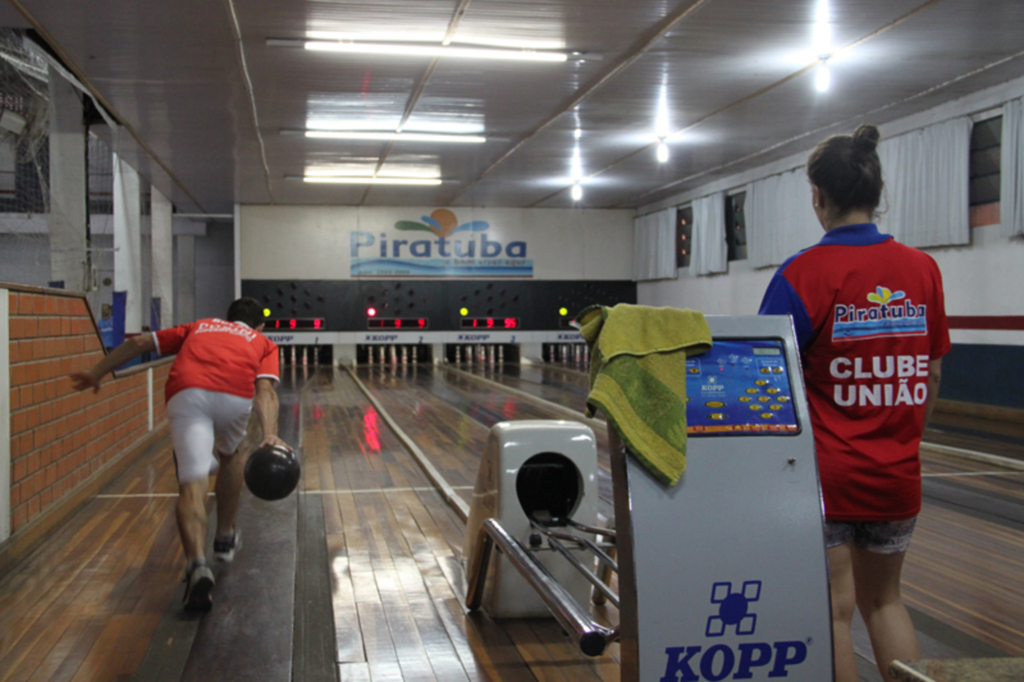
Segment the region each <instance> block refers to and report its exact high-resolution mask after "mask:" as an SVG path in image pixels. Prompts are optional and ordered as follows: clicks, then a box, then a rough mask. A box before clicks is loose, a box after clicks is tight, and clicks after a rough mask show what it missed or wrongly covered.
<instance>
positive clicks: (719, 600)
mask: <svg viewBox="0 0 1024 682" xmlns="http://www.w3.org/2000/svg"><path fill="white" fill-rule="evenodd" d="M760 598H761V581H760V580H748V581H746V582H744V583H743V588H742V589H741V590H739V591H738V592H733V589H732V583H725V582H723V583H715V584H714V585H712V586H711V603H712V604H718V614H717V615H714V616H711V617H710V618H708V626H707V629H706V630H705V631H704V635H705V636H706V637H721V636H722V635H724V634H725V630H726V628H727V627H729V626H730V625H731V626H734V627H735V628H736V634H737V635H752V634H754V628H755V627H756V626H757V616H756V615H755V614H753V613H749V611H750V602H754V601H757V600H758V599H760Z"/></svg>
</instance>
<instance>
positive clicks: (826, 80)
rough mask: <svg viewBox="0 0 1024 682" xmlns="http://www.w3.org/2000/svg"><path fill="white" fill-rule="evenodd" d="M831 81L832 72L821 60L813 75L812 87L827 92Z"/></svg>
mask: <svg viewBox="0 0 1024 682" xmlns="http://www.w3.org/2000/svg"><path fill="white" fill-rule="evenodd" d="M831 83H832V74H831V72H830V71H829V69H828V64H827V63H826V62H824V61H822V62H821V66H819V67H818V73H817V75H815V77H814V87H816V88H817V89H818V92H827V91H828V86H829V85H830V84H831Z"/></svg>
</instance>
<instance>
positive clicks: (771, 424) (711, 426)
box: [686, 339, 800, 435]
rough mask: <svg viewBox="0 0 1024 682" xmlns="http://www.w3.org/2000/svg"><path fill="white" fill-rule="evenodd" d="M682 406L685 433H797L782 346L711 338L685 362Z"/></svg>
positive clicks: (784, 352)
mask: <svg viewBox="0 0 1024 682" xmlns="http://www.w3.org/2000/svg"><path fill="white" fill-rule="evenodd" d="M686 402H687V405H686V426H687V432H688V433H690V434H720V435H739V434H743V433H751V434H754V433H756V434H766V433H776V434H794V433H799V432H800V425H799V423H797V418H796V408H795V407H794V405H793V390H792V386H791V384H790V378H789V368H788V367H787V365H786V350H785V347H784V346H783V344H782V341H777V340H774V339H756V340H753V339H751V340H738V341H719V340H718V339H715V342H714V346H712V348H711V350H710V351H708V352H707V353H704V354H703V355H695V356H692V357H690V358H688V359H687V361H686Z"/></svg>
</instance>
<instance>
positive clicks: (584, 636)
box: [466, 518, 619, 656]
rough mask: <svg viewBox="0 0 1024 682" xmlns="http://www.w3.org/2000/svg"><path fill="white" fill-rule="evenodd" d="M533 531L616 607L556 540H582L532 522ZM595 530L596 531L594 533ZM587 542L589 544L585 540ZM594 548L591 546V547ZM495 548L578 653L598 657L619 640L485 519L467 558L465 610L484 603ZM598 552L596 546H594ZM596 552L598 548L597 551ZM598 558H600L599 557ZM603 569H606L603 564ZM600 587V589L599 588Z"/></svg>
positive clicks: (616, 633) (615, 597) (610, 594)
mask: <svg viewBox="0 0 1024 682" xmlns="http://www.w3.org/2000/svg"><path fill="white" fill-rule="evenodd" d="M534 527H536V528H537V529H538V530H540V531H541V532H542V533H544V534H545V535H547V537H548V542H549V544H550V545H551V547H552V548H553V549H555V550H556V551H558V552H559V553H560V554H562V555H563V556H565V557H566V558H567V559H569V562H570V563H571V564H572V565H573V566H574V567H575V568H576V569H577V570H579V571H580V572H581V573H583V575H584V576H585V577H587V580H589V581H590V582H591V583H593V584H594V586H595V587H597V588H598V590H600V591H601V593H602V594H603V595H605V596H606V597H607V598H608V599H609V600H613V603H615V604H618V595H616V594H615V593H614V592H613V591H612V590H611V589H610V588H608V586H607V585H606V584H605V582H603V581H602V580H601V579H600V578H599V577H598V576H597V575H595V574H594V572H593V571H591V570H590V569H588V568H587V567H586V566H584V565H583V562H581V561H580V560H579V558H577V557H576V556H574V555H573V554H572V553H571V552H570V551H569V550H568V549H567V548H566V547H565V546H564V545H563V544H562V543H561V542H559V539H558V536H568V538H566V537H563V538H562V539H569V538H571V539H572V540H573V541H577V542H581V544H583V545H584V546H586V543H584V542H582V541H583V540H585V538H578V537H577V536H574V535H570V534H567V533H558V532H557V531H551V530H550V529H549V528H547V526H544V525H543V524H538V523H537V522H534ZM595 530H598V529H595ZM601 534H607V531H604V530H602V531H601ZM587 542H590V541H589V540H587ZM591 544H593V543H591ZM494 546H497V547H498V549H499V550H500V551H501V552H502V553H503V554H504V555H505V557H506V558H507V559H508V560H509V563H511V564H512V566H514V567H515V569H516V570H517V571H519V573H520V574H521V575H522V576H523V577H524V578H525V579H526V581H527V582H528V583H529V584H530V586H531V587H533V589H534V590H536V592H537V594H538V595H539V596H540V598H541V600H542V601H543V602H544V604H545V605H546V606H547V607H548V609H549V610H550V611H551V613H552V615H553V616H554V617H555V619H556V620H557V621H558V623H559V625H561V626H562V629H563V630H565V631H566V632H567V633H568V634H569V635H570V636H571V637H572V638H573V640H574V641H575V642H576V644H577V645H578V646H579V648H580V651H582V652H583V653H584V654H586V655H588V656H600V655H601V654H602V653H604V650H605V649H606V648H607V647H608V645H609V644H611V643H612V642H614V641H616V640H618V638H619V631H618V628H616V629H614V630H613V629H609V628H606V627H605V626H603V625H601V624H600V623H598V622H596V621H595V620H594V619H593V618H591V616H590V614H589V613H588V612H587V610H586V609H585V608H583V607H582V606H580V604H579V603H578V602H577V601H576V600H575V599H574V598H573V597H572V595H571V594H569V592H568V591H567V590H566V589H565V588H564V587H563V586H562V585H561V583H559V582H558V581H557V580H555V578H554V576H552V575H551V573H550V572H549V571H548V569H547V568H545V567H544V565H543V564H542V563H541V562H540V561H538V560H537V558H536V557H535V556H534V555H533V553H532V552H531V551H530V550H528V549H527V548H526V547H523V545H522V543H520V542H519V541H518V540H517V539H515V538H514V537H512V536H511V535H510V534H509V533H508V532H507V531H506V530H505V529H504V528H503V527H502V525H501V523H499V522H498V520H497V519H493V518H491V519H486V520H485V521H484V522H483V523H482V524H481V525H480V531H479V534H478V536H477V539H476V544H475V545H474V548H473V556H472V557H470V561H469V567H468V568H469V576H468V582H469V587H468V590H467V594H466V608H467V609H469V610H470V611H475V610H477V609H479V608H480V605H481V603H482V602H483V596H484V587H485V584H486V581H487V567H488V564H489V563H490V559H491V550H492V549H493V547H494ZM594 547H595V548H597V546H596V545H594ZM598 549H599V548H598ZM601 554H603V555H604V556H605V558H607V560H608V561H611V563H612V564H614V563H615V562H614V561H613V560H612V559H611V558H610V557H608V555H607V554H605V553H604V552H603V551H602V552H601ZM598 556H599V557H600V556H601V555H600V554H599V555H598ZM602 564H603V565H607V563H606V562H604V560H602ZM598 585H600V587H598Z"/></svg>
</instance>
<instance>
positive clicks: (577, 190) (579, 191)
mask: <svg viewBox="0 0 1024 682" xmlns="http://www.w3.org/2000/svg"><path fill="white" fill-rule="evenodd" d="M570 196H572V200H573V201H579V200H580V199H582V198H583V188H582V187H580V185H579V183H574V184H573V186H572V191H571V192H570Z"/></svg>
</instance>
